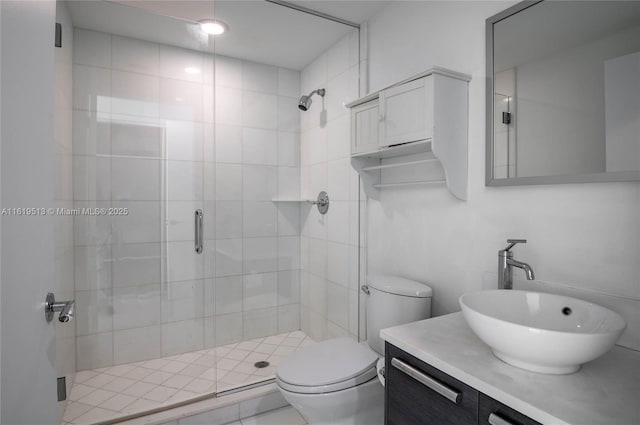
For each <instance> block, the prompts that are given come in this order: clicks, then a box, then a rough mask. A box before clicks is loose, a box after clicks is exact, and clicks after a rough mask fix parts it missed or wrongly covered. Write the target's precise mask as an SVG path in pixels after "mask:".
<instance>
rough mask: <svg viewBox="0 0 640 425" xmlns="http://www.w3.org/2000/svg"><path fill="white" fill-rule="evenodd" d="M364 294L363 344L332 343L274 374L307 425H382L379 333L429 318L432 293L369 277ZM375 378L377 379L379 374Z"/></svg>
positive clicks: (319, 345) (401, 282) (297, 356)
mask: <svg viewBox="0 0 640 425" xmlns="http://www.w3.org/2000/svg"><path fill="white" fill-rule="evenodd" d="M362 290H363V291H364V292H365V293H366V294H367V343H366V344H364V343H358V342H356V341H354V340H353V339H351V338H334V339H330V340H327V341H322V342H319V343H317V344H313V345H311V346H309V347H305V348H303V349H301V350H299V351H297V352H296V353H294V354H292V355H291V356H290V357H289V358H287V359H285V360H284V361H283V362H282V363H281V364H280V366H278V370H277V372H276V384H277V385H278V388H279V389H280V392H281V393H282V395H283V396H284V398H285V399H286V400H287V401H288V402H289V403H290V404H291V405H292V406H293V407H295V408H296V409H297V410H298V412H300V414H301V415H302V416H304V418H305V419H306V420H307V422H308V423H309V424H310V425H336V424H339V425H349V424H353V425H356V424H359V425H378V424H379V425H382V424H383V423H384V388H383V385H384V380H383V379H384V378H383V377H382V376H379V374H378V372H377V369H376V367H378V369H379V368H381V367H383V366H384V341H383V340H382V339H381V338H380V329H383V328H388V327H391V326H396V325H400V324H403V323H409V322H415V321H417V320H422V319H426V318H428V317H430V315H431V295H432V290H431V288H430V287H428V286H427V285H424V284H422V283H420V282H416V281H413V280H408V279H404V278H401V277H397V276H371V277H369V278H368V279H367V285H366V286H364V287H363V288H362ZM380 375H381V374H380Z"/></svg>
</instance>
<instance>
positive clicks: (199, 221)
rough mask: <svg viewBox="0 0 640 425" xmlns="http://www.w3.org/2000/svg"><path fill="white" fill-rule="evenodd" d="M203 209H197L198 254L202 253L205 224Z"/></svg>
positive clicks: (196, 244) (196, 235)
mask: <svg viewBox="0 0 640 425" xmlns="http://www.w3.org/2000/svg"><path fill="white" fill-rule="evenodd" d="M203 220H204V218H203V216H202V210H201V209H197V210H196V213H195V238H194V240H195V246H196V254H202V225H203Z"/></svg>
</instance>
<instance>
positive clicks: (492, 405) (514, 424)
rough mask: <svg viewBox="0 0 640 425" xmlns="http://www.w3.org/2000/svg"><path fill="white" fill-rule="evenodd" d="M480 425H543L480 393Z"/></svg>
mask: <svg viewBox="0 0 640 425" xmlns="http://www.w3.org/2000/svg"><path fill="white" fill-rule="evenodd" d="M478 424H479V425H542V424H541V423H540V422H536V421H534V420H533V419H531V418H530V417H528V416H525V415H523V414H522V413H520V412H517V411H515V410H513V409H512V408H510V407H508V406H505V405H504V404H502V403H500V402H499V401H497V400H494V399H492V398H491V397H489V396H487V395H485V394H482V393H480V408H479V413H478Z"/></svg>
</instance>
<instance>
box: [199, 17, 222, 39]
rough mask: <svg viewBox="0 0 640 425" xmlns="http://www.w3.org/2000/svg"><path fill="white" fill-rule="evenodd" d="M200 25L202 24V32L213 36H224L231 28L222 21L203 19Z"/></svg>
mask: <svg viewBox="0 0 640 425" xmlns="http://www.w3.org/2000/svg"><path fill="white" fill-rule="evenodd" d="M199 23H200V28H202V31H204V32H206V33H207V34H211V35H220V34H224V33H225V32H226V31H227V30H229V27H228V26H227V24H225V23H224V22H221V21H216V20H213V19H203V20H201V21H199Z"/></svg>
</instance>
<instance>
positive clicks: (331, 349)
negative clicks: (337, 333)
mask: <svg viewBox="0 0 640 425" xmlns="http://www.w3.org/2000/svg"><path fill="white" fill-rule="evenodd" d="M377 361H378V356H377V354H376V353H375V352H374V351H373V350H371V349H369V348H368V347H366V346H364V345H361V344H358V343H357V342H355V341H354V340H352V339H351V338H336V339H330V340H327V341H323V342H319V343H317V344H313V345H310V346H308V347H305V348H303V349H301V350H299V351H297V352H296V353H294V354H292V355H291V357H289V358H287V359H286V360H284V361H283V362H282V363H281V364H280V366H278V372H277V377H278V380H279V381H281V382H285V383H287V384H290V385H295V386H305V387H319V386H326V385H331V384H335V383H339V382H343V381H348V380H351V379H353V378H356V377H358V376H360V375H364V374H367V375H368V374H369V373H368V372H370V371H371V370H372V368H373V372H374V374H373V376H375V365H376V362H377ZM369 379H370V378H369Z"/></svg>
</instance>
